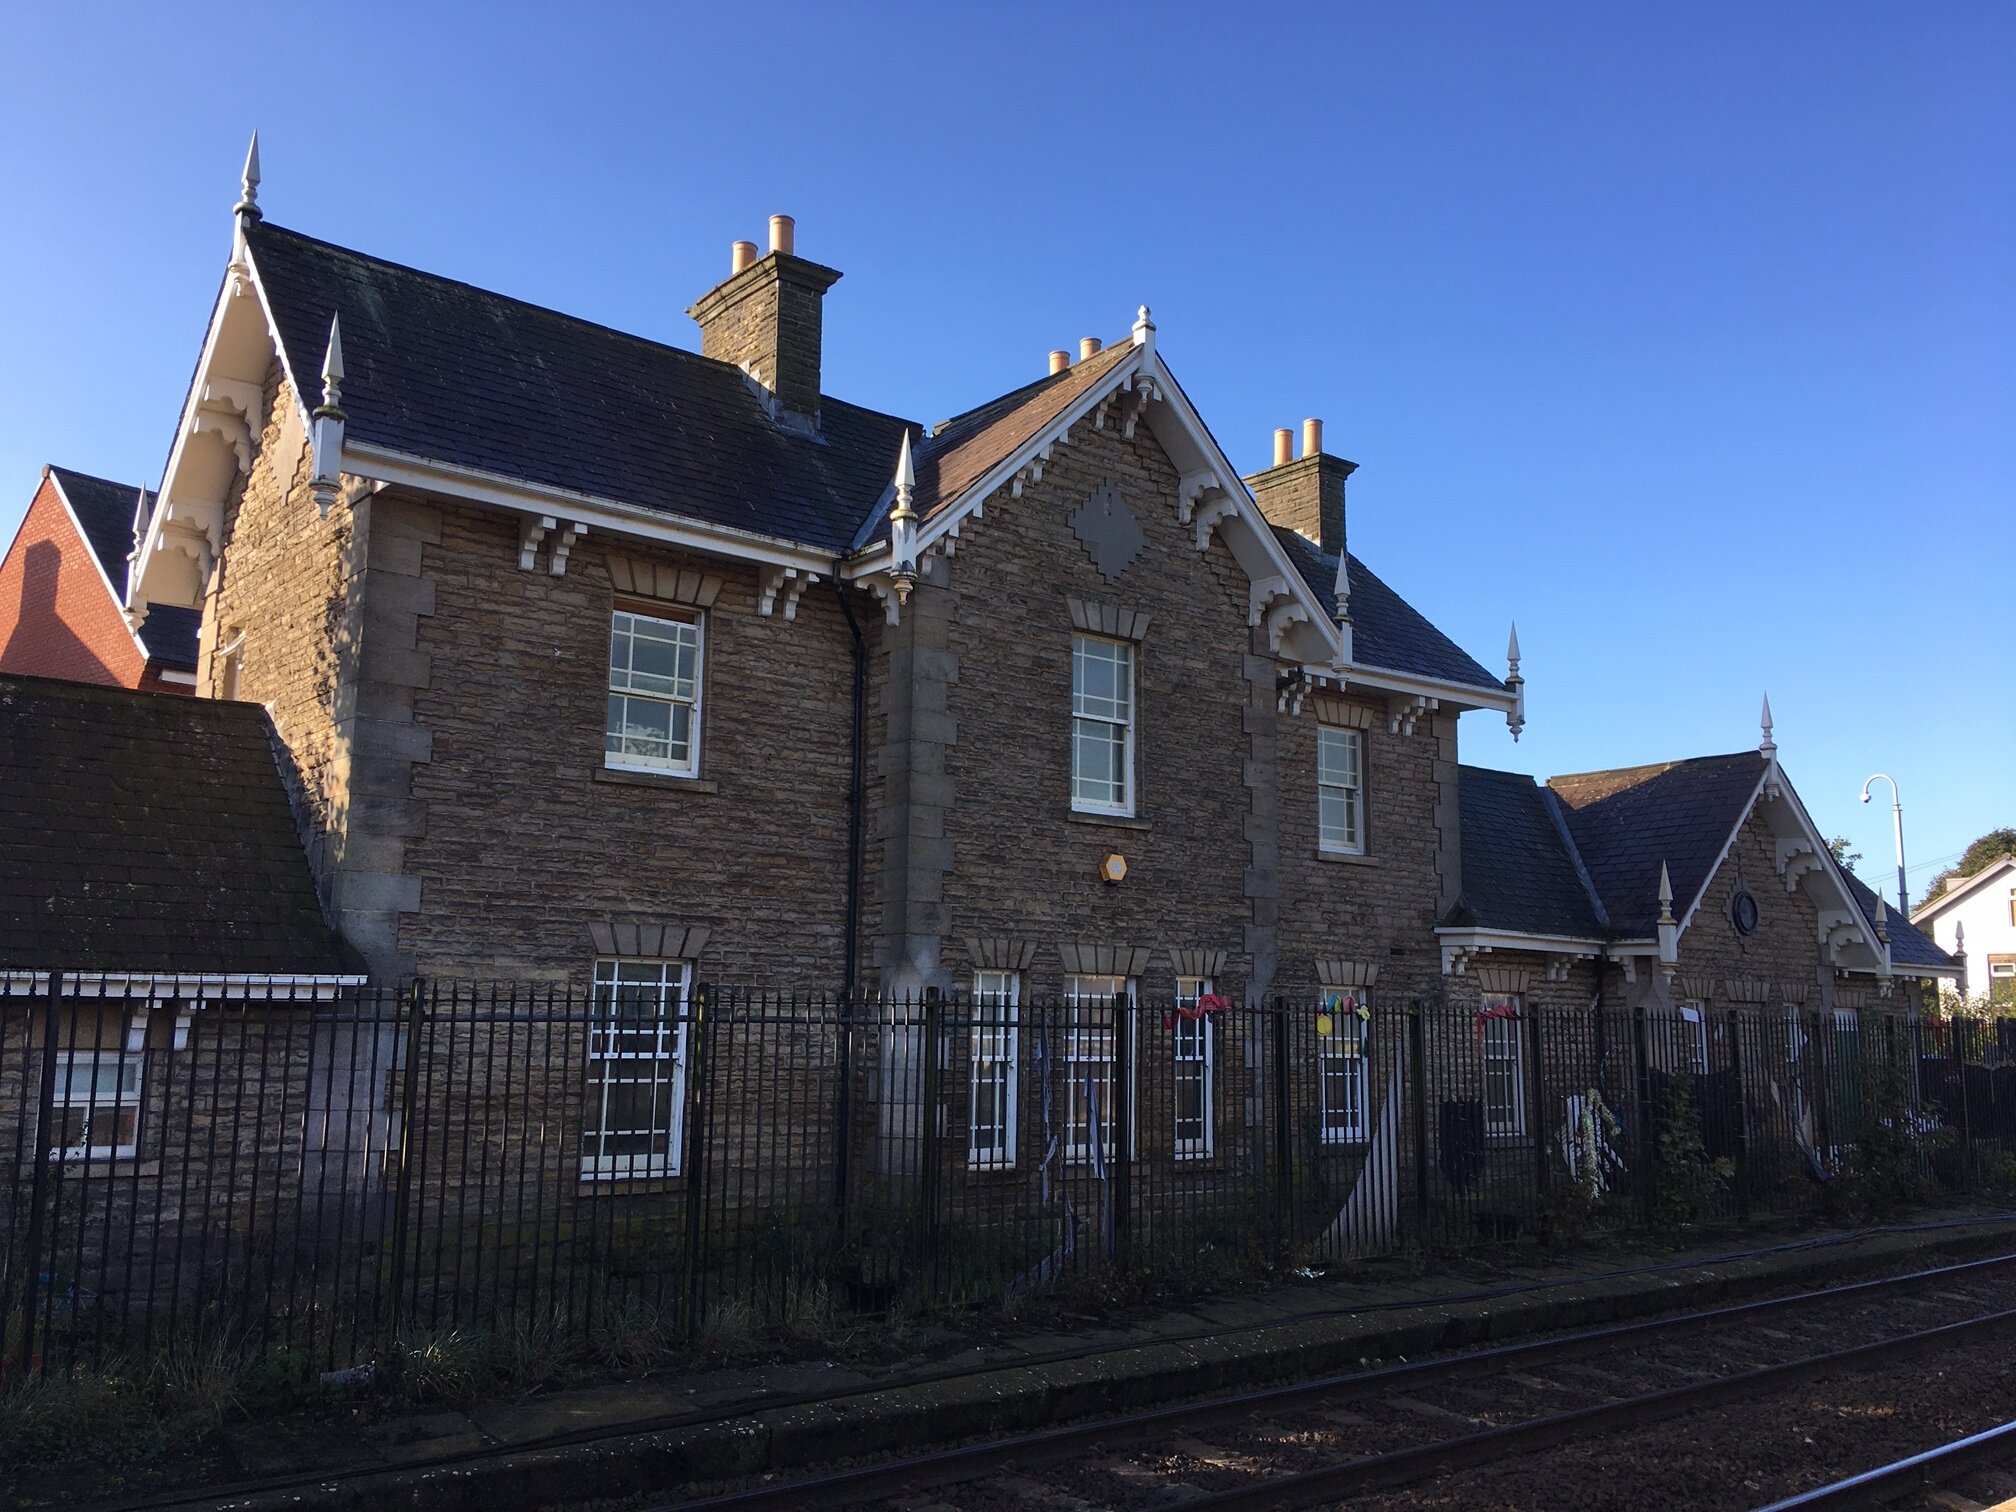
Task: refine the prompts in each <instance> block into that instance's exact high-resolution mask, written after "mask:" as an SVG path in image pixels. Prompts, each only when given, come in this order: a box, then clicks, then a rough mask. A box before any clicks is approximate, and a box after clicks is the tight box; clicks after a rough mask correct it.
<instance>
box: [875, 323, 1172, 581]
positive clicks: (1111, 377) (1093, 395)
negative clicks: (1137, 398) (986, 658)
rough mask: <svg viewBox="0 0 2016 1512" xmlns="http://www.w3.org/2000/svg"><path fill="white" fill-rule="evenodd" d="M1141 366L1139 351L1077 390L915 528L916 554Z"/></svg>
mask: <svg viewBox="0 0 2016 1512" xmlns="http://www.w3.org/2000/svg"><path fill="white" fill-rule="evenodd" d="M1140 370H1141V359H1140V357H1139V355H1138V354H1137V355H1135V356H1132V357H1129V358H1128V359H1127V360H1126V361H1124V362H1118V363H1115V364H1114V365H1113V370H1112V371H1111V372H1109V373H1108V374H1107V375H1106V376H1105V377H1104V378H1102V379H1100V380H1099V382H1097V383H1095V384H1093V385H1092V387H1090V388H1089V389H1087V390H1086V391H1085V392H1084V393H1082V394H1080V395H1079V396H1078V400H1077V402H1076V403H1075V404H1073V405H1072V406H1071V407H1070V408H1069V409H1067V410H1065V411H1064V412H1063V413H1062V414H1061V415H1059V416H1058V417H1057V418H1056V419H1055V420H1053V421H1051V422H1050V424H1049V425H1048V426H1047V427H1045V428H1044V429H1043V430H1042V431H1039V432H1038V433H1037V434H1036V435H1034V436H1031V437H1030V438H1029V439H1028V440H1027V441H1025V442H1023V443H1022V444H1021V445H1020V446H1018V447H1016V448H1015V450H1014V451H1012V452H1010V453H1009V454H1008V455H1007V456H1006V457H1005V458H1003V459H1002V460H1001V461H999V462H997V463H995V464H994V466H993V467H992V468H990V469H989V470H988V471H986V472H985V473H983V474H981V476H980V481H979V482H977V483H975V484H973V485H972V486H971V487H969V488H968V489H967V490H966V491H965V492H964V493H962V494H960V495H959V497H958V498H956V499H954V500H953V501H952V503H951V504H950V505H948V506H946V507H945V508H942V509H940V510H939V511H938V513H937V514H935V515H933V516H932V517H931V519H930V520H929V521H928V522H926V523H925V524H924V525H922V526H920V527H919V528H918V531H917V555H918V556H919V557H922V556H923V555H924V553H925V551H926V550H927V549H929V548H930V547H931V546H933V545H935V544H937V542H938V541H940V540H941V539H943V538H944V537H945V536H946V535H947V534H949V533H950V531H951V529H952V527H953V526H954V525H957V524H959V523H960V522H961V521H963V520H964V519H966V517H967V516H969V515H970V514H972V513H973V511H974V510H975V509H977V508H979V507H980V506H981V505H982V504H984V503H985V502H986V501H987V500H988V499H991V498H992V497H993V496H994V491H995V490H996V489H997V488H1002V487H1004V486H1006V485H1007V484H1008V483H1010V482H1011V481H1013V479H1014V477H1015V474H1017V473H1018V472H1020V471H1022V469H1023V468H1025V467H1027V466H1028V465H1029V463H1030V462H1031V461H1033V460H1034V459H1035V456H1036V454H1037V453H1038V452H1040V451H1042V450H1043V448H1044V447H1046V446H1053V445H1055V444H1056V442H1057V440H1058V439H1059V438H1060V437H1062V436H1066V435H1068V434H1070V431H1071V427H1072V426H1074V425H1076V424H1077V423H1078V422H1079V421H1080V420H1083V419H1084V418H1085V417H1086V416H1087V415H1089V414H1091V413H1092V411H1093V410H1095V409H1097V408H1098V407H1099V403H1100V401H1101V400H1103V399H1104V398H1105V397H1106V396H1107V395H1108V394H1110V393H1112V392H1113V390H1114V389H1116V388H1118V387H1119V386H1120V384H1121V381H1122V380H1123V379H1126V378H1131V377H1133V376H1134V374H1135V373H1137V372H1139V371H1140ZM888 556H889V546H888V544H887V543H886V542H885V543H883V544H882V545H880V546H878V547H877V548H876V550H875V553H874V555H873V556H872V557H869V558H867V559H864V560H863V561H862V563H861V564H860V565H859V566H858V567H855V568H850V570H849V571H848V574H847V575H848V576H849V577H860V576H864V575H866V574H867V573H869V572H873V571H878V570H881V569H882V568H886V567H887V565H888Z"/></svg>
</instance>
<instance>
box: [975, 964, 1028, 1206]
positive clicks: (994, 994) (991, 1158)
mask: <svg viewBox="0 0 2016 1512" xmlns="http://www.w3.org/2000/svg"><path fill="white" fill-rule="evenodd" d="M1021 1009H1022V973H1021V972H1019V971H975V972H974V973H973V1023H972V1026H971V1031H970V1033H969V1035H968V1046H967V1091H966V1164H967V1166H968V1167H970V1168H971V1169H973V1170H976V1171H1010V1170H1013V1169H1014V1168H1015V1151H1016V1148H1017V1146H1016V1134H1017V1132H1018V1126H1017V1123H1016V1104H1017V1103H1018V1102H1019V1101H1020V1100H1021V1082H1022V1012H1021ZM983 1089H991V1090H992V1092H993V1093H994V1095H995V1096H996V1097H998V1098H1000V1099H1001V1108H1000V1118H999V1121H998V1123H995V1124H992V1125H990V1131H991V1134H992V1138H991V1139H985V1138H983V1131H982V1126H981V1109H980V1094H981V1092H982V1090H983Z"/></svg>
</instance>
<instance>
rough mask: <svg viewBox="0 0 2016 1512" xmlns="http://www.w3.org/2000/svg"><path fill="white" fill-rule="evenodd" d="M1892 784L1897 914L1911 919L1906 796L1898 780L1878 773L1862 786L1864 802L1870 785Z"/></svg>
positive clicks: (1891, 813)
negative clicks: (1906, 864)
mask: <svg viewBox="0 0 2016 1512" xmlns="http://www.w3.org/2000/svg"><path fill="white" fill-rule="evenodd" d="M1876 782H1887V783H1889V784H1890V822H1891V827H1892V828H1893V829H1895V830H1896V832H1897V912H1899V913H1900V914H1902V915H1903V916H1904V917H1905V918H1907V919H1908V918H1910V917H1911V895H1910V893H1908V892H1906V891H1905V889H1904V795H1903V794H1902V793H1900V792H1898V791H1897V779H1896V778H1895V777H1892V776H1890V775H1889V774H1888V773H1887V772H1878V773H1877V774H1876V775H1875V776H1874V777H1871V778H1870V779H1869V781H1868V782H1865V783H1863V784H1862V801H1863V802H1864V803H1867V802H1868V801H1869V787H1870V783H1876Z"/></svg>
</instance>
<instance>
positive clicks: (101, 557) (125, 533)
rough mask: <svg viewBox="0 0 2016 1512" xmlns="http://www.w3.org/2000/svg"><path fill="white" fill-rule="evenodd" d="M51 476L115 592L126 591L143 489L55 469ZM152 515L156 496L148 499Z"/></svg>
mask: <svg viewBox="0 0 2016 1512" xmlns="http://www.w3.org/2000/svg"><path fill="white" fill-rule="evenodd" d="M49 473H50V476H51V477H53V478H55V480H56V483H57V486H58V487H60V488H61V489H62V490H63V497H64V498H66V499H68V500H69V501H70V509H71V512H72V513H74V514H75V515H76V516H77V523H78V524H79V525H81V526H83V527H84V539H85V541H86V542H88V543H89V545H90V547H91V554H92V555H93V556H95V557H97V558H98V565H99V566H100V567H103V568H104V569H105V576H106V577H107V578H109V579H111V582H112V591H113V592H114V593H124V592H125V591H126V558H127V557H129V556H131V555H132V553H133V516H134V514H135V512H136V506H137V505H138V504H139V501H140V489H139V487H138V486H137V485H136V484H132V483H114V482H113V481H112V480H111V479H109V478H94V477H92V476H91V475H90V474H89V473H80V472H72V471H71V470H70V469H69V468H67V467H52V468H50V469H49ZM148 506H149V510H150V512H151V510H152V506H153V496H152V495H151V494H150V495H149V496H148Z"/></svg>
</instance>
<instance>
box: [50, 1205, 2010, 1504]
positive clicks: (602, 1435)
mask: <svg viewBox="0 0 2016 1512" xmlns="http://www.w3.org/2000/svg"><path fill="white" fill-rule="evenodd" d="M2011 1221H2016V1212H2010V1213H1996V1214H1992V1215H1989V1216H1988V1217H1985V1218H1978V1219H1977V1218H1965V1219H1953V1218H1945V1219H1937V1220H1934V1221H1931V1222H1924V1223H1906V1224H1879V1225H1876V1226H1874V1227H1870V1228H1865V1229H1857V1230H1854V1231H1852V1232H1850V1233H1849V1234H1847V1235H1844V1236H1842V1238H1841V1239H1838V1240H1837V1239H1801V1240H1798V1241H1794V1242H1790V1243H1784V1244H1773V1245H1766V1246H1763V1247H1761V1248H1755V1249H1746V1250H1732V1251H1728V1252H1726V1253H1723V1254H1718V1255H1711V1256H1701V1257H1691V1258H1684V1259H1674V1260H1670V1261H1661V1262H1659V1263H1657V1264H1652V1265H1643V1266H1629V1267H1624V1268H1622V1269H1617V1270H1610V1271H1600V1272H1597V1273H1595V1274H1593V1275H1584V1276H1568V1277H1563V1278H1560V1279H1558V1280H1545V1281H1527V1282H1519V1283H1514V1284H1510V1285H1504V1286H1495V1287H1485V1288H1482V1289H1478V1290H1473V1291H1469V1292H1459V1293H1452V1294H1450V1295H1449V1296H1446V1297H1441V1298H1417V1299H1411V1300H1408V1301H1404V1302H1402V1301H1384V1302H1374V1303H1369V1304H1363V1305H1360V1306H1357V1307H1323V1308H1313V1309H1310V1310H1308V1311H1304V1312H1300V1313H1290V1314H1285V1315H1283V1316H1281V1317H1278V1318H1270V1319H1267V1320H1265V1321H1263V1322H1258V1323H1239V1324H1232V1325H1229V1326H1225V1327H1218V1328H1211V1329H1198V1330H1195V1331H1192V1332H1190V1333H1184V1334H1172V1335H1167V1336H1164V1337H1162V1338H1158V1339H1155V1340H1153V1341H1148V1342H1152V1343H1154V1344H1157V1345H1161V1344H1194V1343H1200V1342H1204V1341H1206V1340H1216V1339H1223V1338H1227V1337H1230V1336H1233V1335H1239V1334H1251V1333H1259V1332H1263V1331H1265V1330H1268V1329H1275V1328H1289V1327H1294V1326H1295V1325H1297V1324H1303V1323H1316V1322H1322V1321H1324V1320H1326V1319H1331V1318H1338V1317H1345V1316H1354V1315H1355V1316H1369V1315H1374V1314H1380V1313H1388V1312H1399V1311H1407V1310H1411V1309H1418V1308H1422V1307H1427V1306H1432V1305H1434V1304H1436V1303H1438V1302H1440V1303H1444V1304H1447V1303H1456V1302H1490V1301H1494V1300H1497V1299H1500V1298H1502V1299H1504V1300H1506V1301H1511V1300H1513V1299H1516V1298H1519V1297H1525V1296H1531V1295H1533V1294H1534V1293H1536V1292H1545V1291H1558V1290H1560V1289H1562V1288H1564V1287H1572V1286H1586V1285H1592V1284H1598V1283H1601V1282H1605V1281H1613V1280H1618V1279H1623V1278H1629V1277H1634V1276H1646V1275H1660V1274H1664V1273H1666V1272H1668V1271H1684V1270H1703V1269H1712V1268H1713V1267H1715V1266H1718V1265H1728V1264H1732V1263H1736V1262H1740V1261H1744V1260H1753V1259H1758V1258H1760V1257H1763V1256H1767V1255H1778V1254H1786V1253H1791V1252H1795V1251H1798V1252H1808V1253H1811V1252H1814V1251H1817V1250H1821V1249H1825V1248H1827V1247H1829V1246H1830V1245H1832V1244H1835V1243H1839V1242H1845V1241H1846V1240H1853V1239H1859V1238H1867V1237H1870V1236H1872V1235H1880V1234H1918V1233H1937V1232H1939V1231H1940V1230H1942V1229H1948V1228H1955V1227H1965V1226H1968V1225H1970V1224H1976V1223H2002V1222H2011ZM2012 1262H2016V1253H2011V1254H2007V1255H1999V1256H1990V1257H1988V1258H1986V1259H1983V1260H1969V1261H1962V1262H1958V1263H1956V1264H1954V1265H1951V1266H1943V1267H1934V1268H1931V1269H1927V1270H1923V1271H1907V1272H1903V1273H1900V1274H1898V1275H1895V1276H1879V1277H1876V1278H1874V1279H1873V1280H1872V1281H1868V1282H1854V1283H1849V1285H1851V1286H1870V1285H1874V1286H1885V1285H1899V1284H1904V1283H1908V1282H1911V1281H1915V1280H1926V1279H1930V1278H1932V1277H1934V1276H1938V1275H1942V1274H1947V1273H1951V1272H1954V1271H1961V1270H1968V1269H1973V1268H1978V1267H1983V1266H1996V1265H2006V1264H2010V1263H2012ZM1843 1290H1845V1288H1821V1289H1818V1290H1815V1291H1812V1292H1802V1293H1793V1294H1791V1295H1790V1296H1789V1297H1787V1298H1779V1299H1776V1300H1778V1301H1781V1302H1786V1301H1792V1300H1795V1299H1797V1298H1801V1297H1813V1298H1817V1297H1824V1296H1834V1295H1840V1294H1841V1293H1842V1292H1843ZM1765 1300H1766V1301H1767V1302H1768V1301H1771V1300H1773V1299H1769V1298H1767V1299H1765ZM1140 1347H1145V1345H1124V1344H1123V1345H1111V1344H1092V1345H1086V1346H1084V1347H1082V1348H1078V1349H1059V1350H1050V1351H1046V1352H1044V1353H1042V1354H1040V1355H1035V1356H1031V1357H1028V1358H1025V1359H1021V1360H1018V1361H1016V1362H1015V1363H1014V1364H1013V1365H1001V1366H994V1367H989V1369H990V1370H1008V1369H1026V1368H1028V1367H1030V1366H1039V1365H1056V1364H1069V1363H1072V1362H1074V1361H1079V1360H1088V1359H1096V1358H1098V1357H1099V1356H1101V1355H1117V1354H1124V1353H1126V1352H1128V1350H1130V1349H1134V1348H1140ZM986 1373H987V1371H973V1370H970V1369H965V1368H957V1369H938V1370H922V1371H915V1372H911V1373H908V1374H904V1375H899V1376H894V1377H891V1378H889V1379H886V1380H882V1381H878V1382H876V1383H874V1384H873V1385H867V1386H854V1385H849V1386H831V1387H823V1388H819V1389H817V1390H812V1391H805V1392H792V1393H784V1394H779V1395H777V1396H773V1397H766V1398H764V1399H762V1400H761V1401H756V1402H743V1403H737V1404H734V1405H729V1406H721V1407H713V1408H702V1409H697V1410H688V1411H683V1412H669V1413H660V1414H656V1415H654V1416H652V1417H648V1418H639V1419H636V1420H633V1421H630V1422H625V1423H613V1424H607V1425H600V1426H596V1427H592V1428H576V1429H569V1430H566V1431H564V1432H561V1433H556V1434H550V1435H547V1436H545V1437H542V1438H539V1439H536V1440H531V1441H527V1442H523V1443H512V1444H490V1445H485V1446H483V1447H481V1448H477V1449H465V1450H460V1451H457V1452H454V1453H451V1454H443V1455H439V1456H437V1457H434V1458H428V1459H416V1460H413V1461H411V1462H409V1463H407V1464H406V1465H403V1466H400V1467H396V1469H398V1470H403V1471H405V1472H409V1473H419V1472H423V1471H432V1470H436V1469H446V1470H453V1469H456V1468H457V1467H460V1466H464V1465H472V1464H484V1463H488V1462H490V1461H494V1460H498V1459H502V1458H505V1457H507V1456H509V1455H513V1454H532V1453H538V1452H541V1451H544V1450H551V1449H567V1448H574V1447H578V1446H580V1445H583V1444H599V1443H609V1442H614V1441H619V1440H622V1439H633V1438H640V1437H643V1436H646V1435H649V1434H654V1433H665V1432H673V1431H677V1430H680V1429H685V1428H704V1427H706V1426H708V1425H709V1424H711V1423H718V1422H726V1421H729V1420H732V1419H734V1418H739V1417H746V1416H748V1415H750V1414H751V1413H755V1412H766V1413H767V1412H775V1411H779V1410H782V1409H787V1408H795V1407H816V1406H820V1405H823V1404H825V1403H829V1402H838V1401H853V1400H859V1399H861V1398H863V1397H867V1396H871V1395H874V1394H876V1393H879V1392H883V1391H892V1390H902V1389H905V1388H909V1387H915V1386H929V1385H933V1384H937V1383H939V1382H943V1381H948V1380H956V1379H965V1378H968V1377H971V1376H974V1375H977V1374H986ZM394 1472H395V1467H392V1466H387V1465H359V1466H356V1467H354V1468H347V1469H346V1468H330V1469H325V1470H321V1471H286V1472H281V1473H278V1474H274V1475H265V1476H253V1477H246V1478H243V1479H238V1480H233V1481H228V1482H211V1483H209V1484H208V1485H205V1486H201V1487H190V1488H171V1487H164V1488H162V1489H161V1490H159V1491H156V1492H153V1493H151V1494H148V1495H145V1496H140V1497H113V1498H109V1499H106V1500H102V1501H97V1502H93V1503H91V1504H90V1506H89V1507H88V1508H83V1509H80V1512H167V1509H172V1508H176V1507H200V1506H208V1505H210V1504H211V1503H213V1502H217V1501H220V1500H224V1499H227V1498H237V1497H247V1496H257V1495H263V1494H266V1493H269V1492H274V1491H287V1490H292V1489H295V1488H306V1487H311V1486H325V1485H332V1484H345V1483H349V1482H354V1481H360V1480H364V1479H366V1478H368V1477H371V1476H376V1475H384V1474H389V1473H394Z"/></svg>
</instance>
